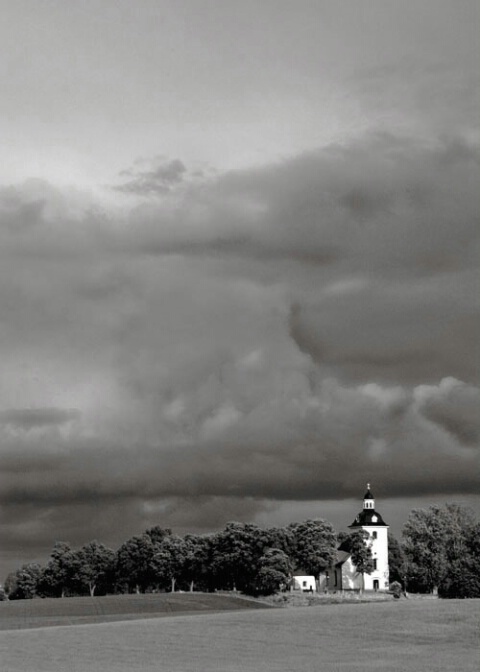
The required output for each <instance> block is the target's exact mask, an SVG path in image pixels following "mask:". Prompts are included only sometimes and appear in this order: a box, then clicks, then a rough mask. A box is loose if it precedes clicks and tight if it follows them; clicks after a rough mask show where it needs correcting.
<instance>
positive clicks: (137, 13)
mask: <svg viewBox="0 0 480 672" xmlns="http://www.w3.org/2000/svg"><path fill="white" fill-rule="evenodd" d="M0 4H1V5H2V7H1V9H2V17H3V19H2V22H1V24H0V44H1V50H2V58H1V60H0V67H1V69H2V73H1V77H0V100H1V101H2V104H1V108H0V136H1V138H2V161H1V166H0V361H1V375H0V450H1V466H2V481H3V482H2V484H1V488H0V500H1V506H2V523H1V535H2V539H1V540H0V541H1V543H0V545H1V548H2V549H3V565H2V569H3V574H2V578H4V575H5V571H6V570H10V569H12V568H14V567H16V566H18V565H19V563H21V562H25V561H29V560H31V559H40V560H44V559H45V557H46V556H47V555H48V553H49V551H50V549H51V547H52V546H53V543H54V542H55V541H56V540H64V541H69V542H70V543H71V544H72V545H73V546H76V547H78V546H79V545H81V544H83V543H85V542H87V541H90V540H92V539H98V540H99V541H102V542H104V543H107V544H109V545H111V546H112V547H114V548H115V547H117V546H118V545H119V544H120V543H121V542H123V541H124V540H125V539H127V538H128V537H129V536H131V535H133V534H138V533H140V532H142V531H143V530H145V529H146V528H147V527H149V526H152V525H155V524H160V525H163V526H169V527H173V528H174V530H175V531H177V532H178V533H180V534H182V533H184V532H186V531H197V532H204V531H210V530H214V529H218V528H220V527H222V526H223V525H224V524H225V523H226V522H227V521H229V520H243V521H253V522H257V523H258V524H261V525H273V524H285V523H289V522H293V521H295V520H304V519H305V518H312V517H324V518H326V519H328V520H330V521H331V522H333V523H334V524H335V526H336V527H337V528H338V529H341V528H345V527H346V526H347V525H348V524H350V523H351V522H352V520H353V518H354V517H355V515H356V513H357V512H358V510H359V508H360V507H361V497H362V495H363V493H364V489H365V484H366V482H367V481H370V482H371V483H372V489H373V491H374V494H375V495H376V497H377V500H378V509H379V510H380V511H381V513H382V515H383V516H384V518H385V519H386V520H387V522H389V523H391V524H392V526H393V527H394V530H395V532H396V533H399V532H400V530H401V526H402V524H403V522H404V521H405V519H406V517H407V515H408V512H409V510H410V509H411V508H412V507H414V506H427V505H429V504H432V503H436V502H439V503H443V502H445V501H458V502H461V503H465V504H468V505H471V506H472V507H473V508H474V509H475V510H477V511H480V498H479V497H478V495H477V494H476V493H478V491H479V486H480V464H479V435H480V428H479V416H480V414H479V412H478V411H479V402H480V390H479V387H478V383H479V362H480V360H479V352H478V345H477V344H478V337H479V296H480V292H479V291H478V290H479V282H478V259H479V244H478V235H479V227H478V214H479V200H478V185H479V177H480V175H479V173H480V163H479V154H480V153H479V148H480V134H479V128H478V116H479V115H478V113H479V100H478V92H479V81H478V80H479V69H478V63H479V62H480V53H479V52H480V49H479V35H480V31H479V18H480V17H479V13H480V11H479V9H480V5H479V3H478V2H477V1H476V0H474V1H472V2H470V1H466V0H465V1H462V2H458V0H456V1H452V2H445V1H441V0H431V1H426V0H422V1H419V0H415V1H413V0H412V1H410V2H398V1H395V2H389V1H387V0H379V1H378V2H377V1H368V2H367V1H364V2H359V1H358V0H352V1H340V2H333V0H332V1H328V2H323V1H321V0H311V1H310V0H295V1H293V0H291V1H285V0H256V1H255V2H253V1H244V2H241V3H240V2H236V1H235V2H233V0H228V1H227V0H222V1H221V2H220V1H213V0H183V1H182V0H172V1H171V2H170V1H168V0H136V1H135V2H133V1H132V0H129V1H127V0H83V1H82V2H74V1H73V0H44V1H42V2H40V3H39V2H37V1H36V0H16V1H15V2H7V0H1V2H0Z"/></svg>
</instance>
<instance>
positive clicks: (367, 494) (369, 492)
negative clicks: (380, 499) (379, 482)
mask: <svg viewBox="0 0 480 672" xmlns="http://www.w3.org/2000/svg"><path fill="white" fill-rule="evenodd" d="M363 499H374V497H373V495H372V491H371V490H370V488H368V490H367V492H366V493H365V494H364V496H363Z"/></svg>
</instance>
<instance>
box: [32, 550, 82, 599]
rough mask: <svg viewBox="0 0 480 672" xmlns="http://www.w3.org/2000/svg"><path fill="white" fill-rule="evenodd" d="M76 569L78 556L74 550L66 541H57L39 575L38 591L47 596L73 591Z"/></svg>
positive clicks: (58, 595)
mask: <svg viewBox="0 0 480 672" xmlns="http://www.w3.org/2000/svg"><path fill="white" fill-rule="evenodd" d="M78 569H79V558H78V556H77V554H76V553H75V551H73V550H72V549H71V548H70V545H69V544H68V543H66V542H64V541H57V542H56V543H55V544H54V546H53V550H52V552H51V554H50V560H49V561H48V563H47V566H46V567H45V568H44V570H43V572H42V576H41V577H40V580H39V592H40V593H41V594H42V595H44V596H47V597H48V596H51V597H65V595H67V594H72V593H74V592H75V589H76V587H77V586H76V578H75V577H76V574H77V572H78Z"/></svg>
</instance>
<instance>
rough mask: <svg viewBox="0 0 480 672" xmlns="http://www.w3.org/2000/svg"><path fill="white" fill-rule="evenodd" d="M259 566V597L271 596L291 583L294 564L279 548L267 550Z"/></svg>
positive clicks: (257, 587) (257, 589)
mask: <svg viewBox="0 0 480 672" xmlns="http://www.w3.org/2000/svg"><path fill="white" fill-rule="evenodd" d="M259 566H260V571H259V572H258V575H257V579H256V584H255V586H256V592H257V593H258V594H259V595H271V594H272V593H276V592H277V591H278V590H280V589H281V587H282V586H284V587H286V586H287V585H288V584H289V583H290V580H291V577H292V571H293V564H292V561H291V560H290V558H289V557H288V555H287V554H286V553H285V551H282V550H281V549H279V548H269V549H267V550H266V551H265V553H264V554H263V555H262V557H261V558H260V561H259Z"/></svg>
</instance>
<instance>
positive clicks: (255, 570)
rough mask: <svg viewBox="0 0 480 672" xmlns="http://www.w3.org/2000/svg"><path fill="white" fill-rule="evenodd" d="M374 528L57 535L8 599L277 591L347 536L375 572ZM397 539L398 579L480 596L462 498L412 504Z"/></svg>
mask: <svg viewBox="0 0 480 672" xmlns="http://www.w3.org/2000/svg"><path fill="white" fill-rule="evenodd" d="M367 537H368V535H365V533H364V532H363V531H362V530H356V531H354V532H352V533H350V534H340V535H339V536H338V538H337V537H336V535H335V531H334V529H333V527H332V526H331V525H330V523H328V522H326V521H324V520H306V521H304V522H302V523H292V524H291V525H288V526H287V527H284V528H269V529H262V528H260V527H258V526H257V525H253V524H251V523H238V522H232V523H228V524H227V525H226V526H225V528H224V529H223V530H221V531H219V532H216V533H215V534H210V535H204V536H199V535H193V534H187V535H186V536H184V537H179V536H176V535H174V534H173V533H172V531H171V530H170V529H166V528H162V527H159V526H157V527H153V528H151V529H149V530H146V531H145V532H144V533H143V534H140V535H136V536H134V537H132V538H131V539H128V540H127V541H125V542H124V543H123V544H122V545H121V546H120V548H118V549H117V551H113V550H112V549H109V548H107V547H106V546H104V545H103V544H101V543H99V542H97V541H92V542H89V543H87V544H85V545H84V546H82V548H80V549H76V550H75V549H72V548H71V547H70V545H69V544H67V543H65V542H57V543H56V544H55V545H54V547H53V549H52V552H51V555H50V558H49V560H48V562H47V563H46V565H45V566H41V565H39V564H38V563H30V564H26V565H22V567H20V568H19V569H18V570H16V571H15V572H12V573H11V574H9V576H8V577H7V579H6V581H5V586H4V590H5V593H6V594H7V595H8V597H9V599H31V598H34V597H63V596H67V595H91V596H93V595H105V594H107V593H126V592H139V593H140V592H151V591H163V590H171V591H174V590H190V591H192V590H194V589H195V590H203V591H213V590H240V591H243V592H245V593H247V594H250V595H268V594H271V593H274V592H276V591H279V590H282V589H285V588H287V587H288V585H289V584H290V582H291V579H292V576H293V573H294V571H301V572H302V573H307V574H312V575H315V576H318V575H319V574H320V573H321V572H323V571H325V570H327V569H328V568H329V567H331V566H332V564H333V561H334V560H335V556H336V549H337V547H338V544H339V543H341V548H342V550H347V551H348V552H349V553H351V555H352V560H353V562H354V564H355V565H356V567H357V569H358V571H359V572H361V573H362V574H369V573H370V572H371V571H372V569H373V564H372V555H371V549H370V546H369V543H368V538H367ZM388 539H389V566H390V580H391V582H392V583H398V585H401V586H402V587H403V589H406V588H407V587H408V590H409V591H419V592H438V594H439V595H440V596H441V597H480V523H478V522H476V521H475V519H474V517H473V515H472V514H471V513H470V512H469V511H468V510H466V509H464V508H462V507H460V506H458V505H455V504H446V505H445V506H443V507H439V506H432V507H430V508H429V509H416V510H413V511H412V512H411V514H410V516H409V518H408V520H407V523H406V524H405V527H404V530H403V540H402V542H401V543H400V542H398V541H397V540H396V539H395V538H394V537H393V536H392V535H391V534H389V538H388ZM407 584H408V585H407Z"/></svg>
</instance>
